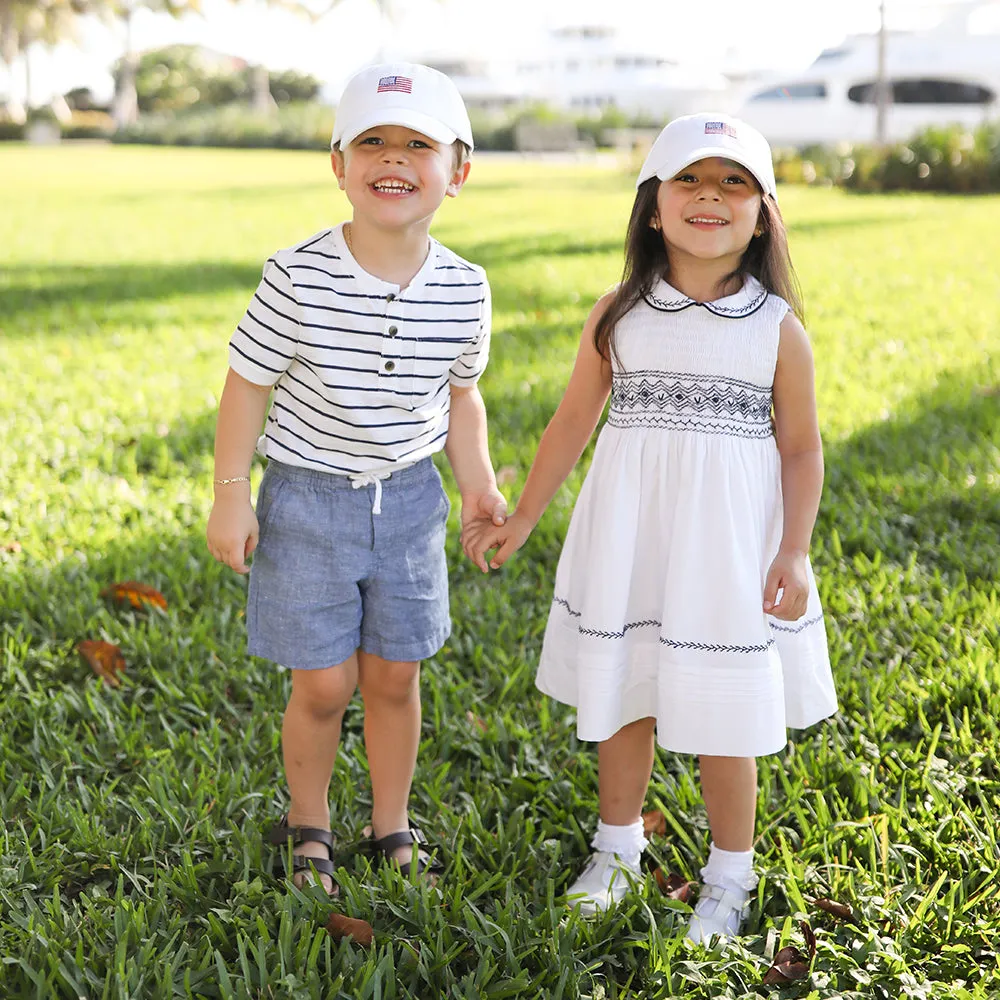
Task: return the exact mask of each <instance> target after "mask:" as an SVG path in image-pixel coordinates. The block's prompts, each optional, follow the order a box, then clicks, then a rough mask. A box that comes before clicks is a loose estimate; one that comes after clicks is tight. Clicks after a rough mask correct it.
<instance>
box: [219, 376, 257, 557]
mask: <svg viewBox="0 0 1000 1000" xmlns="http://www.w3.org/2000/svg"><path fill="white" fill-rule="evenodd" d="M270 392H271V387H270V386H268V385H255V384H254V383H253V382H248V381H247V380H246V379H245V378H243V377H242V376H241V375H237V374H236V372H234V371H233V370H232V369H231V368H230V369H229V373H228V374H227V375H226V385H225V388H224V389H223V390H222V399H221V400H219V416H218V420H217V422H216V426H215V478H216V479H242V478H243V477H245V476H249V474H250V462H251V461H252V459H253V453H254V449H255V448H256V446H257V438H258V436H259V435H260V429H261V426H262V425H263V423H264V414H265V413H266V412H267V402H268V398H269V396H270ZM205 534H206V537H207V540H208V549H209V551H210V552H211V553H212V555H213V556H214V557H215V558H216V559H218V560H219V562H223V563H225V564H226V565H227V566H229V567H231V568H232V569H234V570H236V572H237V573H248V572H249V571H250V567H249V566H247V563H246V560H247V556H249V555H250V553H251V552H253V550H254V549H255V548H256V546H257V517H256V515H255V514H254V511H253V507H252V505H251V503H250V483H249V482H235V483H226V484H224V485H216V486H215V502H214V503H213V504H212V513H211V514H210V515H209V518H208V527H207V529H206V532H205Z"/></svg>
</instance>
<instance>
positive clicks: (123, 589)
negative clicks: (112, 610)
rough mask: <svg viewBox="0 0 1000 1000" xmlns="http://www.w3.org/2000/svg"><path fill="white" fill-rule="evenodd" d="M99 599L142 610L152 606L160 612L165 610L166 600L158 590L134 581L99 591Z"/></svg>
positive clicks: (114, 584) (127, 581) (116, 584)
mask: <svg viewBox="0 0 1000 1000" xmlns="http://www.w3.org/2000/svg"><path fill="white" fill-rule="evenodd" d="M101 597H106V598H108V600H110V601H114V602H115V603H116V604H131V605H132V607H133V608H137V609H140V610H141V609H142V608H145V607H148V606H149V605H152V606H153V607H155V608H159V609H160V610H161V611H166V610H167V599H166V598H165V597H164V596H163V594H161V593H160V592H159V591H158V590H154V589H153V588H152V587H150V586H149V585H148V584H145V583H139V582H138V581H136V580H125V581H124V582H123V583H113V584H111V586H110V587H105V588H104V590H102V591H101Z"/></svg>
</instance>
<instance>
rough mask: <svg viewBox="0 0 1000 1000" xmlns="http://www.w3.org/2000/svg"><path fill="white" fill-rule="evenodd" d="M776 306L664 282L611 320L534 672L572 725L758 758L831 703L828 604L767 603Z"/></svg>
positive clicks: (814, 598)
mask: <svg viewBox="0 0 1000 1000" xmlns="http://www.w3.org/2000/svg"><path fill="white" fill-rule="evenodd" d="M787 311H788V304H787V303H786V302H785V301H784V300H783V299H780V298H778V297H777V296H775V295H772V294H770V293H768V292H767V291H766V290H765V289H764V288H763V287H762V286H761V285H760V284H759V283H758V282H757V281H756V280H754V279H752V278H751V279H748V281H747V283H746V284H745V285H744V287H743V288H742V289H741V290H740V291H739V292H737V293H736V294H735V295H730V296H727V297H726V298H723V299H719V300H717V301H715V302H708V303H697V302H695V301H694V300H693V299H690V298H688V297H686V296H684V295H683V294H681V293H680V292H678V291H677V290H675V289H674V288H672V287H671V286H670V285H668V284H667V283H666V282H665V281H660V282H658V283H657V284H656V285H655V286H654V287H653V289H652V291H651V292H650V294H649V295H647V296H646V298H645V300H643V301H640V302H639V303H638V304H637V305H636V306H635V307H634V308H633V309H632V310H631V311H630V312H629V313H628V314H627V315H626V316H625V317H623V318H622V319H621V320H620V321H619V323H618V326H617V329H616V332H615V338H616V345H617V352H618V359H617V360H616V361H615V362H614V371H613V384H612V390H611V406H610V409H609V412H608V419H607V422H606V424H605V426H604V428H603V429H602V431H601V434H600V437H599V439H598V442H597V446H596V449H595V451H594V459H593V463H592V465H591V467H590V471H589V473H588V474H587V478H586V480H585V482H584V484H583V488H582V489H581V491H580V496H579V498H578V500H577V503H576V508H575V510H574V512H573V517H572V520H571V522H570V526H569V531H568V532H567V535H566V543H565V546H564V548H563V551H562V555H561V557H560V559H559V567H558V569H557V571H556V583H555V595H554V597H553V601H552V608H551V611H550V613H549V620H548V625H547V627H546V631H545V639H544V642H543V645H542V655H541V661H540V664H539V668H538V675H537V679H536V683H537V685H538V688H539V689H540V690H541V691H543V692H545V693H546V694H548V695H551V696H552V697H553V698H555V699H557V700H558V701H561V702H564V703H565V704H568V705H574V706H575V707H576V709H577V732H578V734H579V736H580V738H581V739H583V740H596V741H599V740H606V739H608V738H609V737H611V736H613V735H614V734H615V733H616V732H617V731H618V730H619V729H620V728H621V727H622V726H624V725H627V724H628V723H629V722H633V721H635V720H636V719H641V718H645V717H648V716H652V717H654V718H655V719H656V723H657V726H656V731H657V740H658V742H659V743H660V745H661V746H663V747H664V748H666V749H667V750H673V751H677V752H680V753H697V754H710V755H719V756H738V757H757V756H761V755H763V754H769V753H775V752H777V751H779V750H781V749H782V748H783V747H784V746H785V743H786V740H787V735H786V727H793V728H804V727H806V726H810V725H812V724H814V723H816V722H819V721H820V720H821V719H824V718H826V717H827V716H829V715H831V714H832V713H833V712H835V711H836V710H837V697H836V693H835V691H834V686H833V677H832V674H831V671H830V660H829V654H828V651H827V643H826V630H825V628H824V624H823V611H822V608H821V606H820V601H819V594H818V592H817V590H816V583H815V579H814V578H813V575H812V569H811V567H810V568H809V604H808V608H807V610H806V613H805V615H804V616H803V617H802V618H800V619H799V620H798V621H795V622H784V621H780V620H778V619H776V618H772V617H770V616H769V615H767V614H765V613H764V611H763V607H762V604H763V590H764V581H765V578H766V575H767V570H768V567H769V566H770V564H771V561H772V559H773V558H774V556H775V554H776V552H777V550H778V545H779V543H780V541H781V531H782V505H781V478H780V476H781V460H780V457H779V455H778V450H777V446H776V442H775V438H774V431H773V425H772V420H771V394H772V386H773V384H774V370H775V363H776V360H777V353H778V327H779V324H780V323H781V320H782V318H783V317H784V315H785V313H786V312H787Z"/></svg>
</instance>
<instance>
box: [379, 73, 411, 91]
mask: <svg viewBox="0 0 1000 1000" xmlns="http://www.w3.org/2000/svg"><path fill="white" fill-rule="evenodd" d="M393 91H395V92H396V93H397V94H409V93H411V92H412V91H413V81H412V80H411V79H410V78H409V77H408V76H383V77H382V78H381V79H380V80H379V82H378V90H377V91H376V93H379V94H388V93H392V92H393Z"/></svg>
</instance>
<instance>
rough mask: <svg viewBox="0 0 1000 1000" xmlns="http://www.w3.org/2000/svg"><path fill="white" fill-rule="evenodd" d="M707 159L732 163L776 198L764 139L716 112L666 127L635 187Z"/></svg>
mask: <svg viewBox="0 0 1000 1000" xmlns="http://www.w3.org/2000/svg"><path fill="white" fill-rule="evenodd" d="M710 156H722V157H725V159H727V160H735V161H736V162H737V163H739V164H740V165H741V166H744V167H746V168H747V170H749V171H750V173H751V174H753V175H754V177H756V178H757V183H758V184H760V186H761V188H763V190H764V193H765V194H769V195H771V197H772V198H776V197H777V194H778V192H777V189H776V187H775V183H774V164H773V163H772V162H771V147H770V146H769V145H768V144H767V139H765V138H764V137H763V136H762V135H761V134H760V132H758V131H757V130H756V129H755V128H754V127H753V126H751V125H748V124H747V123H746V122H744V121H740V119H739V118H732V117H731V116H729V115H722V114H716V113H712V114H708V113H702V114H697V115H684V116H683V117H682V118H675V119H674V120H673V121H672V122H671V123H670V124H669V125H667V126H666V128H664V129H663V131H662V132H661V133H660V134H659V135H658V136H657V137H656V142H654V143H653V148H652V149H650V151H649V155H648V156H647V157H646V162H645V163H643V165H642V170H640V171H639V179H638V180H637V181H636V182H635V186H636V187H638V186H639V185H640V184H642V182H643V181H648V180H649V178H650V177H659V178H660V180H661V181H666V180H669V179H670V178H671V177H675V176H676V175H677V174H678V173H680V171H682V170H683V169H684V168H685V167H689V166H690V165H691V164H692V163H695V162H696V161H698V160H704V159H706V158H707V157H710Z"/></svg>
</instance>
